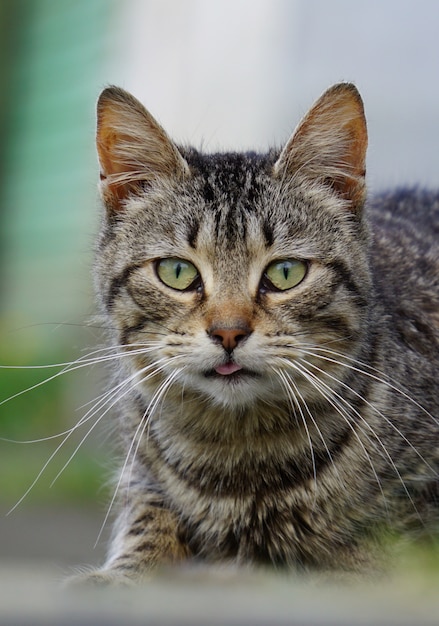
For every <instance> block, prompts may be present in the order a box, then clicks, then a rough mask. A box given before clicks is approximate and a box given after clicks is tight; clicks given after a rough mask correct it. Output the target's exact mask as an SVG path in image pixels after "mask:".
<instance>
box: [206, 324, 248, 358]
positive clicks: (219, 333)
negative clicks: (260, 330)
mask: <svg viewBox="0 0 439 626" xmlns="http://www.w3.org/2000/svg"><path fill="white" fill-rule="evenodd" d="M250 333H251V331H250V329H248V328H212V329H211V330H210V331H209V335H210V337H211V338H212V339H213V340H214V341H216V342H217V343H221V344H222V346H223V348H224V350H226V351H227V352H229V353H230V352H232V351H233V350H234V349H235V348H236V346H237V345H238V343H240V342H241V341H243V340H244V339H246V338H247V337H248V336H249V335H250Z"/></svg>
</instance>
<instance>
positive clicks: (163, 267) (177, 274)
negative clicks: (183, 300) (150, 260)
mask: <svg viewBox="0 0 439 626" xmlns="http://www.w3.org/2000/svg"><path fill="white" fill-rule="evenodd" d="M156 271H157V276H158V277H159V278H160V280H161V281H162V283H164V284H165V285H167V286H168V287H172V289H178V290H179V291H185V290H186V289H189V288H190V287H191V286H192V285H193V284H194V283H195V281H196V280H197V278H199V276H200V275H199V273H198V270H197V268H196V267H195V265H192V263H189V261H184V260H183V259H172V258H171V259H161V261H157V264H156ZM194 288H195V286H194Z"/></svg>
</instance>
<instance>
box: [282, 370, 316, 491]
mask: <svg viewBox="0 0 439 626" xmlns="http://www.w3.org/2000/svg"><path fill="white" fill-rule="evenodd" d="M275 372H276V374H277V375H278V376H279V378H280V379H281V381H282V383H283V384H284V388H285V391H286V392H287V395H288V398H289V400H290V403H291V405H292V406H293V407H294V406H296V407H297V408H298V410H299V413H300V417H301V420H302V424H303V426H304V428H305V431H306V436H307V439H308V444H309V450H310V453H311V462H312V468H313V476H314V485H315V490H314V495H315V494H316V493H317V466H316V459H315V455H314V448H313V445H312V440H311V435H310V432H309V428H308V424H307V421H306V418H305V416H304V414H303V411H302V407H301V405H300V403H299V402H298V401H297V399H296V397H295V396H294V394H293V393H292V390H291V387H290V386H289V384H288V381H287V379H286V375H285V373H284V372H283V371H282V370H275Z"/></svg>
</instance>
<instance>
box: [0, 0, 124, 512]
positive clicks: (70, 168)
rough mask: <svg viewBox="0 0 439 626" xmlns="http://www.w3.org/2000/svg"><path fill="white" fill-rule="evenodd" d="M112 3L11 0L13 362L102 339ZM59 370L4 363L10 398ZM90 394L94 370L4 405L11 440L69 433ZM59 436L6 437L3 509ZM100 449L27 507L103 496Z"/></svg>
mask: <svg viewBox="0 0 439 626" xmlns="http://www.w3.org/2000/svg"><path fill="white" fill-rule="evenodd" d="M112 6H113V3H112V2H109V1H108V0H92V1H87V0H75V1H69V0H61V1H59V2H58V1H53V0H36V1H35V0H17V1H13V2H12V1H9V2H8V1H6V2H5V1H3V2H1V3H0V46H1V54H0V72H1V77H2V82H1V94H0V137H1V142H0V294H1V295H0V298H1V299H0V337H1V342H0V364H2V365H10V366H26V365H45V364H53V363H62V362H65V361H72V360H74V359H75V358H78V357H80V356H82V355H83V354H84V351H85V350H86V347H87V346H94V345H95V343H96V341H95V338H94V335H93V333H90V332H89V331H87V328H86V325H87V323H88V320H89V318H90V313H91V312H92V311H93V307H92V304H91V293H92V288H91V278H90V267H91V263H92V250H93V235H94V233H95V231H96V224H97V222H98V212H97V210H96V206H95V205H96V196H97V194H96V180H97V175H98V170H97V164H96V158H95V150H94V142H93V138H94V102H95V100H96V97H97V93H98V91H99V89H100V87H101V85H102V83H101V80H102V68H103V66H104V64H105V57H106V43H105V38H106V36H107V34H108V22H109V20H110V19H111V17H112V13H111V11H112ZM58 369H59V368H58ZM55 371H56V370H52V369H48V370H44V369H42V370H34V369H2V370H0V400H5V399H6V398H8V397H9V396H11V395H14V394H16V393H18V392H20V391H22V390H24V389H26V388H28V387H30V386H32V385H35V384H36V383H38V382H39V381H42V380H43V379H45V378H47V377H48V376H49V375H51V374H53V373H54V372H55ZM89 391H90V373H89V372H88V373H85V372H84V373H78V375H73V374H69V375H66V376H61V377H59V378H57V379H55V380H54V381H52V382H51V383H48V384H47V385H44V386H42V387H39V388H38V389H35V390H33V391H31V392H29V393H28V394H24V395H22V396H21V397H18V398H15V399H13V400H12V401H10V402H7V403H4V404H2V405H1V406H0V437H3V438H11V439H16V440H27V439H31V440H33V439H38V438H42V437H47V436H50V435H53V434H56V433H59V432H62V431H64V430H66V429H67V428H68V427H69V426H72V425H73V424H74V423H75V421H76V420H78V419H79V418H80V417H81V413H78V412H77V411H78V409H79V406H80V405H82V404H83V403H84V402H85V401H86V400H87V399H91V397H92V396H90V397H88V393H89ZM84 432H85V431H83V434H84ZM72 439H73V437H72ZM76 440H78V438H76ZM58 443H59V441H57V440H50V441H47V442H42V443H38V444H37V443H36V444H32V445H31V444H29V445H17V444H12V443H7V442H4V441H3V442H0V506H1V510H3V508H5V507H6V508H9V507H10V506H12V505H13V504H14V503H15V501H16V500H17V499H18V498H19V497H20V496H21V495H22V494H23V493H24V491H25V490H26V489H27V487H28V486H29V484H30V483H31V482H32V480H33V479H34V477H35V476H36V473H37V472H38V471H39V467H41V466H42V464H43V462H44V461H45V460H46V459H47V458H48V457H49V455H50V454H51V452H52V451H53V450H54V448H55V447H56V445H58ZM95 443H96V442H94V444H95ZM94 444H93V446H92V447H91V446H90V445H84V446H83V447H82V448H81V450H80V451H79V452H78V454H77V457H76V458H75V460H74V461H73V462H72V463H71V465H70V468H69V470H68V471H66V472H65V473H64V474H63V477H62V478H61V479H60V480H59V481H57V482H56V483H55V485H54V486H53V488H51V489H49V488H48V482H49V483H50V481H51V480H50V479H51V478H53V476H54V473H55V474H56V473H57V471H58V469H59V468H60V466H61V467H62V464H63V463H64V462H65V460H67V458H68V456H69V455H70V453H71V452H72V450H73V449H74V447H73V446H72V442H69V445H68V446H66V451H64V452H63V453H61V454H60V455H58V458H57V459H55V461H54V463H52V464H51V465H50V467H49V468H48V472H47V479H44V477H42V480H41V481H38V483H37V484H36V486H35V489H33V490H32V492H31V493H30V494H29V496H28V497H27V498H26V504H30V503H32V502H34V501H38V502H39V503H44V502H45V501H65V500H67V501H68V500H71V499H72V498H73V499H75V498H79V499H81V500H82V501H83V499H84V498H87V497H90V498H96V489H97V485H98V483H99V482H101V480H100V478H101V477H100V473H101V469H100V468H101V463H100V462H99V458H98V457H99V446H96V445H94ZM60 464H61V465H60Z"/></svg>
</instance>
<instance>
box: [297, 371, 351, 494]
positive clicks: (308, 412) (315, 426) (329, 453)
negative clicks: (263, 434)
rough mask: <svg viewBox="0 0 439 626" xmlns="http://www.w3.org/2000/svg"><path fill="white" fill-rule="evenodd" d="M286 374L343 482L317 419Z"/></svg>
mask: <svg viewBox="0 0 439 626" xmlns="http://www.w3.org/2000/svg"><path fill="white" fill-rule="evenodd" d="M286 375H287V377H288V380H289V382H290V383H291V384H292V385H293V387H294V390H295V393H296V394H297V395H298V396H299V398H300V400H301V402H302V404H303V406H304V407H305V410H306V412H307V414H308V416H309V418H310V420H311V422H312V424H313V425H314V428H315V429H316V431H317V433H318V435H319V437H320V439H321V441H322V443H323V446H324V448H325V451H326V454H327V455H328V458H329V460H330V461H331V465H332V466H333V468H334V471H335V473H336V474H337V476H338V478H339V481H340V484H343V481H342V480H341V477H340V473H339V471H338V468H337V465H336V464H335V462H334V459H333V457H332V454H331V452H330V450H329V448H328V446H327V443H326V440H325V438H324V436H323V433H322V431H321V429H320V427H319V425H318V423H317V421H316V420H315V419H314V416H313V414H312V413H311V411H310V410H309V407H308V404H307V402H306V400H305V398H304V397H303V395H302V394H301V392H300V390H299V387H298V386H297V385H296V383H295V381H294V380H293V378H292V377H291V376H290V375H289V374H288V373H287V374H286Z"/></svg>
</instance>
